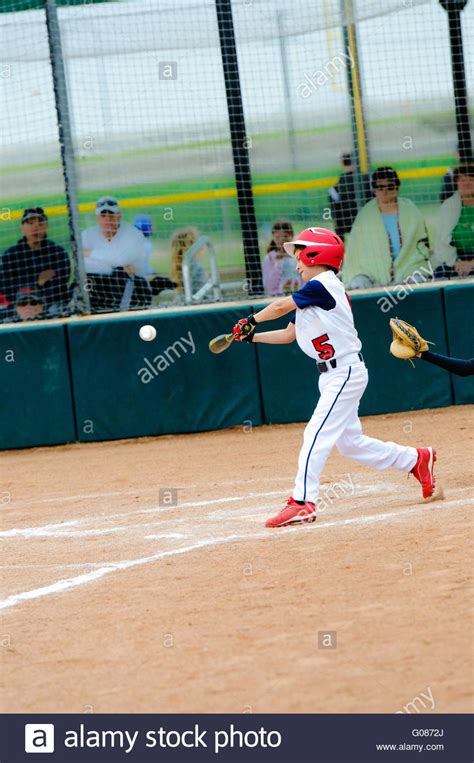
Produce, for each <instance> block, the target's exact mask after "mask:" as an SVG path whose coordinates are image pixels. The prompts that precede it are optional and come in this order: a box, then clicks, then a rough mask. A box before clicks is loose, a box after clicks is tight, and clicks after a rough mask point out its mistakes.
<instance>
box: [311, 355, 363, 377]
mask: <svg viewBox="0 0 474 763" xmlns="http://www.w3.org/2000/svg"><path fill="white" fill-rule="evenodd" d="M349 358H353V359H354V360H355V359H356V358H358V359H359V360H360V362H361V363H363V362H364V356H363V355H362V353H361V352H358V353H357V354H356V353H355V352H353V353H351V354H350V355H346V356H345V357H343V358H341V360H340V362H341V361H343V360H344V361H345V364H347V360H348V359H349ZM316 365H317V367H318V371H319V373H320V374H325V373H326V371H331V369H333V368H337V360H328V361H327V362H324V363H316Z"/></svg>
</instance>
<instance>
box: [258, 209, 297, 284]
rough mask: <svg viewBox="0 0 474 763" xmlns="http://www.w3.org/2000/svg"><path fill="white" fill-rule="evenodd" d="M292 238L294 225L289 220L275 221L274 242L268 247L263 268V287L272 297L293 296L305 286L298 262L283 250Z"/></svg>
mask: <svg viewBox="0 0 474 763" xmlns="http://www.w3.org/2000/svg"><path fill="white" fill-rule="evenodd" d="M292 238H293V226H292V224H291V223H290V222H289V221H288V220H275V222H274V223H273V225H272V240H271V241H270V243H269V245H268V247H267V252H266V254H265V259H264V260H263V266H262V275H263V287H264V289H265V292H266V293H267V294H269V295H270V296H271V297H275V296H277V295H279V294H291V293H292V292H293V291H297V290H298V289H300V288H301V287H302V285H303V282H302V281H301V278H300V276H299V274H298V272H297V271H296V260H295V259H294V258H293V257H290V256H289V255H288V254H287V253H286V252H285V250H284V248H283V244H284V243H285V241H291V239H292Z"/></svg>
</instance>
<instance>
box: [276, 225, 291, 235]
mask: <svg viewBox="0 0 474 763" xmlns="http://www.w3.org/2000/svg"><path fill="white" fill-rule="evenodd" d="M277 230H284V231H285V233H291V234H292V235H293V228H290V226H289V225H274V226H273V228H272V233H275V231H277Z"/></svg>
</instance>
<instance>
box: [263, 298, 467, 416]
mask: <svg viewBox="0 0 474 763" xmlns="http://www.w3.org/2000/svg"><path fill="white" fill-rule="evenodd" d="M386 299H387V297H386V294H385V293H384V292H380V293H379V294H370V295H359V296H357V295H356V296H354V297H353V298H352V306H353V311H354V320H355V324H356V328H357V330H358V332H359V336H360V339H361V341H362V352H363V354H364V359H365V362H366V365H367V368H368V369H369V384H368V387H367V390H366V391H365V394H364V396H363V398H362V401H361V405H360V414H361V415H362V416H365V415H369V414H376V413H390V412H395V411H409V410H416V409H418V408H437V407H441V406H445V405H451V404H452V402H453V400H452V392H451V383H450V379H449V374H446V373H445V372H443V371H442V370H441V369H438V368H435V367H434V366H429V365H428V364H427V363H422V362H421V361H418V362H417V363H416V368H415V369H414V368H412V366H411V365H410V363H408V362H402V361H400V360H397V359H396V358H394V357H392V355H390V353H389V346H390V341H391V336H392V335H391V332H390V328H389V318H391V317H393V316H395V315H398V317H399V318H404V319H405V320H407V321H408V322H409V323H415V324H416V325H417V326H418V327H419V329H420V331H421V332H422V333H424V334H425V335H426V336H428V337H429V338H431V339H432V341H434V342H436V346H437V349H439V351H440V352H446V350H447V345H446V336H445V325H444V308H443V296H442V292H441V290H440V289H420V290H418V291H416V292H415V291H414V292H412V293H410V294H408V296H406V298H405V299H404V300H402V301H400V302H399V303H398V304H397V306H396V308H395V307H393V308H392V309H388V308H389V307H390V305H389V304H388V303H387V302H386V301H385V300H386ZM382 308H385V309H386V310H387V312H382ZM255 309H256V310H257V309H258V306H256V308H255ZM288 319H289V316H285V318H283V319H282V320H280V321H279V322H277V321H274V322H273V324H272V325H270V323H269V324H267V326H266V327H265V328H267V327H268V330H271V329H272V328H277V327H278V328H281V327H283V326H285V325H287V323H288ZM257 353H258V359H259V368H260V375H261V379H262V398H263V409H264V413H265V421H266V422H267V423H269V422H272V423H279V424H280V423H287V422H290V421H307V420H308V419H309V417H310V416H311V413H312V412H313V410H314V407H315V405H316V402H317V399H318V397H319V391H318V388H317V383H318V377H319V374H318V371H317V369H316V368H315V363H314V362H313V361H312V360H311V359H310V358H308V357H307V356H306V355H304V353H302V352H301V350H300V349H299V348H298V346H297V344H296V342H294V343H293V344H291V345H283V346H282V345H274V346H269V345H263V344H258V345H257Z"/></svg>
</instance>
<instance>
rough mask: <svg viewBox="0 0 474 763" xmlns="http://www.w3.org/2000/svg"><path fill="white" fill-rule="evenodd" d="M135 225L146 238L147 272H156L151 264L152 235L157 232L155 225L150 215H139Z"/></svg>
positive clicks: (144, 249)
mask: <svg viewBox="0 0 474 763" xmlns="http://www.w3.org/2000/svg"><path fill="white" fill-rule="evenodd" d="M133 226H134V227H135V228H136V229H137V230H139V231H140V232H141V233H142V234H143V237H144V239H145V241H144V243H143V251H144V254H145V274H146V275H147V276H148V275H151V274H152V273H153V272H154V270H153V268H152V267H151V265H150V257H151V255H152V254H153V244H152V241H151V237H152V235H153V233H154V232H155V226H154V225H153V220H152V219H151V217H150V216H149V215H137V216H136V217H135V219H134V221H133Z"/></svg>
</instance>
